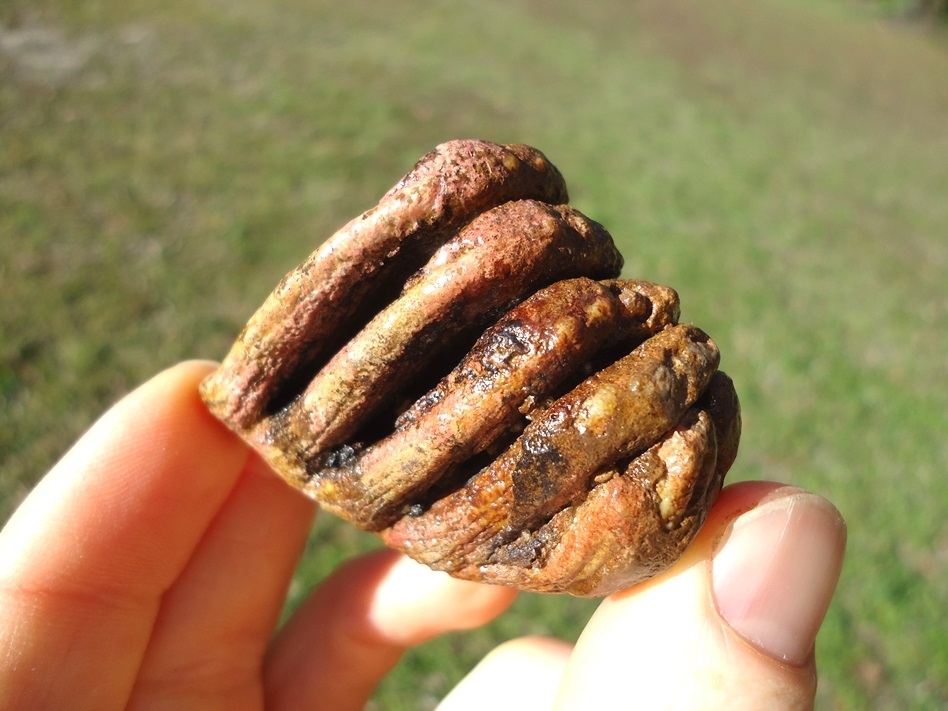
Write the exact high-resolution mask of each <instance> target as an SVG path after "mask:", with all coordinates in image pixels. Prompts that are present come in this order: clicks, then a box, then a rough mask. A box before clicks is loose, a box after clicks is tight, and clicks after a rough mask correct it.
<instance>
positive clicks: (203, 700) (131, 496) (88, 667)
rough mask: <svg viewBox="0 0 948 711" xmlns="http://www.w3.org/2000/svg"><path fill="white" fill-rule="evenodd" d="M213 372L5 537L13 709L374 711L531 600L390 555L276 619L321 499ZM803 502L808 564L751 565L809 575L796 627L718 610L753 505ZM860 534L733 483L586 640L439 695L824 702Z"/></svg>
mask: <svg viewBox="0 0 948 711" xmlns="http://www.w3.org/2000/svg"><path fill="white" fill-rule="evenodd" d="M212 368H213V365H212V364H208V363H197V362H191V363H184V364H181V365H178V366H176V367H173V368H171V369H169V370H167V371H165V372H163V373H161V374H159V375H158V376H156V377H155V378H153V379H152V380H150V381H149V382H148V383H146V384H145V385H143V386H141V387H140V388H138V389H137V390H135V391H134V392H133V393H131V394H130V395H129V396H127V397H126V398H124V399H123V400H122V401H121V402H120V403H118V404H117V405H116V406H115V407H114V408H112V409H111V410H110V411H109V412H108V413H106V414H105V415H104V416H103V418H102V419H101V420H100V421H99V422H98V423H96V424H95V425H94V426H93V427H92V429H91V430H90V431H89V432H88V433H87V434H86V435H85V436H84V437H83V438H82V439H81V440H80V441H79V442H78V443H77V444H76V445H75V446H74V447H73V448H72V449H71V450H70V451H69V452H68V453H67V454H66V455H65V456H64V458H63V459H62V460H61V461H60V462H59V463H58V464H57V465H56V466H55V467H54V468H53V470H52V471H51V472H50V473H49V474H48V475H47V476H46V477H45V478H44V479H43V480H42V482H41V483H40V484H39V485H38V486H37V488H36V489H35V490H34V491H33V492H32V494H31V495H30V496H29V497H28V499H27V500H26V501H25V502H24V504H23V505H22V506H21V507H20V509H19V510H18V511H17V512H16V513H15V514H14V516H13V517H12V518H11V520H10V521H9V523H8V524H7V526H6V527H5V528H4V530H3V531H2V533H0V709H26V708H29V709H62V708H70V709H96V710H97V711H98V710H102V709H123V708H125V709H185V710H186V709H202V710H207V709H263V708H266V709H333V710H336V711H346V710H348V709H352V710H357V709H361V708H362V707H363V706H364V704H365V702H366V700H367V699H368V698H369V697H370V696H371V694H372V690H373V689H374V688H375V686H376V684H377V683H378V681H379V680H380V679H381V678H382V677H383V676H384V675H385V674H387V673H388V672H389V671H390V669H391V668H392V667H393V666H394V665H395V664H396V663H397V662H398V660H399V658H400V657H401V656H402V654H403V653H404V652H405V650H406V649H408V648H410V647H411V646H413V645H416V644H419V643H421V642H423V641H425V640H427V639H430V638H431V637H433V636H435V635H437V634H439V633H441V632H444V631H448V630H462V629H467V628H471V627H475V626H477V625H480V624H483V623H485V622H487V621H489V620H491V619H492V618H494V617H496V616H497V615H499V614H501V613H502V612H503V611H504V610H505V609H506V608H507V607H508V606H509V604H510V603H511V602H512V601H513V599H514V597H515V593H514V592H513V591H511V590H509V589H506V588H501V587H492V586H487V585H482V584H478V583H470V582H463V581H458V580H454V579H452V578H449V577H447V576H445V575H444V574H442V573H435V572H432V571H430V570H428V569H427V568H424V567H423V566H420V565H418V564H417V563H414V562H412V561H409V560H407V559H405V558H402V557H401V556H400V555H398V554H396V553H393V552H390V551H380V552H376V553H373V554H370V555H368V556H365V557H362V558H358V559H356V560H353V561H350V562H349V563H348V564H346V565H344V566H342V567H340V568H339V569H338V570H336V571H335V573H334V574H333V575H332V576H330V578H329V579H327V580H326V581H325V582H324V583H323V584H322V585H320V586H319V587H318V588H316V589H315V590H314V591H313V592H312V593H311V595H310V597H309V599H308V600H307V601H306V602H305V603H304V604H303V605H302V606H301V608H300V609H299V610H298V612H297V614H296V615H295V616H294V617H293V618H292V619H291V620H290V621H289V622H288V623H286V624H285V625H284V626H283V627H282V628H281V629H280V630H279V631H277V632H274V628H275V625H276V622H277V618H278V615H279V613H280V610H281V608H282V605H283V601H284V598H285V595H286V589H287V586H288V584H289V582H290V579H291V577H292V574H293V570H294V567H295V565H296V563H297V561H298V559H299V556H300V554H301V551H302V549H303V545H304V543H305V540H306V537H307V533H308V531H309V529H310V526H311V524H312V521H313V517H314V515H315V514H316V507H315V505H314V504H313V503H312V502H311V501H310V500H308V499H306V498H305V497H303V496H302V495H301V494H300V493H299V492H297V491H295V490H293V489H291V488H290V487H288V486H287V485H286V484H285V483H283V481H282V480H280V479H279V478H278V477H277V476H275V475H274V474H273V473H272V472H270V471H269V470H268V469H267V467H266V465H265V464H263V463H262V461H261V460H260V459H259V458H257V456H256V455H254V454H252V453H251V452H250V451H249V450H248V449H247V447H246V446H245V445H244V444H242V443H241V441H240V440H239V439H238V438H237V437H236V436H234V435H233V434H231V433H230V432H229V431H228V430H227V429H226V428H225V427H224V426H223V425H221V424H220V423H219V422H217V420H215V419H214V418H213V417H212V416H211V415H210V414H209V413H208V412H207V410H206V408H205V406H204V405H203V404H202V403H201V401H200V399H199V397H198V394H197V386H198V383H199V382H200V381H201V379H202V378H203V377H205V376H206V375H207V374H208V373H209V372H211V370H212ZM786 502H791V503H793V506H789V507H784V508H786V509H787V510H792V511H795V512H798V514H799V515H798V514H797V513H795V514H793V515H791V516H789V517H788V518H786V519H785V520H786V521H787V522H788V523H786V524H781V528H780V530H779V531H778V532H777V534H776V538H775V540H777V541H778V542H780V545H781V546H782V545H783V542H785V541H786V540H788V538H789V537H791V535H792V534H793V533H794V531H796V528H800V529H801V530H803V528H804V527H805V530H806V531H807V532H808V533H807V534H806V535H807V536H809V538H808V539H807V540H809V541H810V542H809V543H806V544H805V545H806V546H808V547H807V549H806V552H803V553H801V552H799V551H791V553H792V555H789V554H788V556H787V559H788V560H790V561H793V566H795V570H794V571H793V573H792V575H791V574H788V573H787V571H786V569H781V568H780V566H776V565H771V564H770V563H771V562H772V560H781V559H782V558H781V555H780V554H779V553H777V554H775V555H774V556H769V555H765V554H764V551H762V552H761V554H760V556H759V557H760V565H759V566H757V567H756V568H755V567H754V566H751V567H750V568H748V569H749V570H753V571H755V573H754V575H755V581H756V582H755V585H757V586H759V587H760V590H761V591H762V592H761V598H764V597H766V598H767V599H771V598H772V597H773V595H780V594H783V593H782V592H781V586H790V587H792V588H793V590H792V591H791V592H792V593H793V594H792V595H790V596H788V597H787V600H788V602H787V603H786V604H787V605H790V606H793V605H796V606H798V607H799V608H800V610H797V611H794V613H793V614H794V615H795V616H794V618H793V619H794V624H793V625H790V626H789V627H790V628H792V629H791V631H792V634H791V633H788V634H782V633H781V631H780V630H781V629H784V628H787V624H784V623H780V624H777V623H774V624H777V628H778V631H777V633H774V632H773V630H774V629H775V628H774V624H771V621H769V620H767V619H762V618H763V617H766V615H765V614H764V612H754V610H757V609H758V608H755V601H754V600H751V601H750V602H747V604H742V605H738V606H735V603H733V602H732V603H726V602H721V601H722V600H726V599H730V598H728V597H727V596H728V595H729V594H730V593H728V592H727V590H726V585H725V584H724V583H722V582H721V581H722V580H724V579H725V577H726V575H725V573H724V572H719V570H722V569H723V568H724V567H725V562H726V563H727V565H728V566H730V568H731V569H739V570H740V569H742V568H741V565H742V563H741V561H740V560H738V562H737V563H734V562H733V560H732V559H734V556H730V557H728V556H725V555H724V554H723V553H722V554H721V555H719V556H717V557H716V558H715V560H716V561H722V562H720V563H715V565H716V566H718V567H715V568H714V569H713V570H712V568H713V566H712V564H711V562H710V561H711V559H712V558H713V557H714V556H715V554H716V551H718V550H719V548H720V546H721V541H722V540H724V537H725V534H726V532H727V531H731V530H737V529H736V528H734V527H732V528H729V527H730V526H731V524H732V523H734V522H735V521H736V520H737V519H738V518H740V521H751V522H752V524H751V525H759V522H758V523H753V520H755V514H756V513H757V512H763V511H765V510H766V511H769V510H770V509H773V508H774V507H777V508H780V507H781V506H783V505H784V503H786ZM760 520H764V519H763V518H761V519H760ZM781 520H783V519H781ZM734 526H735V527H737V526H738V524H734ZM795 527H796V528H795ZM733 540H738V538H737V537H736V536H734V537H733ZM811 544H812V551H811V548H810V547H809V546H811ZM844 544H845V528H844V526H843V524H842V521H841V519H840V518H839V515H838V513H837V512H836V510H835V509H834V508H833V507H832V506H831V505H829V504H828V503H827V502H825V500H822V499H819V498H818V497H815V496H813V495H809V494H805V492H800V491H799V490H796V489H791V488H789V487H782V486H780V485H778V484H773V483H764V482H758V483H749V484H741V485H736V486H731V487H728V488H726V489H725V490H724V492H723V493H722V495H721V496H720V498H719V500H718V503H717V504H716V505H715V507H714V509H713V511H712V513H711V515H710V517H709V520H708V522H707V524H706V525H705V527H704V529H703V530H702V532H701V533H700V534H699V537H698V539H697V541H696V542H695V543H694V544H693V546H692V547H691V548H690V549H689V551H688V552H687V553H686V554H685V556H684V558H683V559H682V560H681V561H679V563H678V564H677V565H675V566H674V567H673V568H672V569H671V570H669V571H667V572H666V573H664V574H662V575H661V576H659V577H657V578H655V579H653V580H651V581H649V582H647V583H644V584H642V585H639V586H636V587H635V588H633V589H631V590H628V591H624V592H622V593H619V594H616V595H613V596H611V597H610V598H608V599H606V600H605V601H604V602H603V604H602V605H601V607H600V608H599V610H598V611H597V613H596V614H595V615H594V617H593V619H592V620H591V621H590V623H589V624H588V626H587V628H586V630H585V631H584V633H583V635H582V636H581V638H580V640H579V642H578V643H577V644H576V645H575V646H572V645H569V644H567V643H565V642H561V641H558V640H554V639H546V638H536V637H533V638H523V639H518V640H513V641H511V642H508V643H506V644H504V645H502V646H501V647H499V648H498V649H496V650H495V651H494V652H492V653H491V654H490V655H488V656H487V657H486V658H485V659H484V660H483V662H482V663H481V664H480V665H478V666H477V667H476V668H475V669H474V670H472V671H471V673H470V675H469V676H468V677H467V678H466V679H464V680H463V681H462V682H461V683H460V684H459V685H458V687H457V688H455V689H454V691H453V692H452V693H451V694H450V695H449V696H448V697H447V698H446V699H445V700H444V701H443V703H442V706H441V708H442V709H444V710H447V711H458V710H462V709H482V708H485V703H489V708H491V709H492V710H493V711H504V710H506V709H511V710H512V709H542V710H544V711H546V710H548V709H584V708H590V709H632V708H648V709H671V708H692V709H694V708H700V709H719V708H720V709H742V708H747V709H752V708H769V709H805V708H812V705H813V694H814V688H815V680H816V666H815V658H814V654H813V651H812V649H813V642H812V638H813V636H814V635H815V634H816V630H817V629H818V628H819V624H820V622H821V621H822V617H823V613H824V612H825V609H826V605H827V604H828V603H829V598H830V596H831V594H832V590H833V588H834V586H835V583H836V577H837V576H838V573H839V566H840V564H841V561H842V556H843V547H844ZM728 545H731V544H728ZM790 545H791V547H792V545H793V544H792V542H791V544H790ZM723 550H727V547H725V548H724V549H723ZM813 551H816V552H817V553H815V554H812V555H811V553H812V552H813ZM735 560H736V559H735ZM751 562H752V563H753V561H751ZM745 563H746V561H745ZM734 566H737V567H736V568H734ZM788 575H789V577H788ZM714 576H718V578H717V581H718V584H717V585H716V586H715V584H714V582H713V578H714ZM732 577H733V576H732ZM799 580H802V581H804V582H803V583H798V582H796V581H799ZM813 580H816V581H817V582H819V584H818V585H817V584H814V583H812V582H811V581H813ZM788 581H789V582H788ZM801 586H802V587H801ZM774 591H776V592H774ZM772 593H773V595H772ZM768 596H769V597H768ZM801 600H802V602H800V601H801ZM807 601H809V602H807ZM745 602H746V601H745ZM765 607H766V606H763V607H760V609H764V608H765ZM766 609H770V608H766ZM721 610H725V611H728V610H730V612H729V613H728V614H729V616H730V622H729V621H728V619H725V617H728V615H722V612H721ZM734 610H737V612H734ZM748 610H750V612H748ZM737 618H739V619H740V620H743V621H741V622H738V623H737V624H736V625H732V624H731V622H734V620H735V619H737ZM778 622H780V621H779V620H778ZM781 624H783V627H781ZM738 630H741V631H740V632H739V631H738ZM747 630H751V631H750V632H748V631H747ZM755 630H763V632H761V633H760V638H759V639H758V638H757V637H755V635H756V634H757V632H756V631H755Z"/></svg>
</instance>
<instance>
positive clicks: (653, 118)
mask: <svg viewBox="0 0 948 711" xmlns="http://www.w3.org/2000/svg"><path fill="white" fill-rule="evenodd" d="M579 5H580V4H579V3H571V2H566V1H565V0H551V1H548V2H544V3H537V2H530V1H529V0H515V1H510V0H504V1H501V0H483V1H482V2H480V3H478V4H477V5H476V7H475V6H473V5H470V4H463V3H452V2H446V1H441V2H427V3H422V2H399V3H397V4H396V3H394V2H390V3H384V2H383V3H379V2H369V1H368V0H349V2H346V3H335V2H333V3H330V2H327V1H321V0H271V1H270V2H260V1H259V0H229V1H228V2H222V1H220V0H194V1H193V2H184V1H183V0H170V1H169V2H164V3H143V2H139V1H137V0H133V1H130V2H129V1H123V2H120V1H119V0H98V1H97V2H86V3H61V2H60V3H57V2H54V1H53V0H5V1H4V3H3V4H2V5H0V235H2V237H0V240H2V242H0V303H2V309H0V520H4V519H5V518H6V517H7V516H8V515H9V513H10V511H11V510H12V509H13V507H15V505H16V504H17V502H18V501H19V500H20V499H21V498H22V496H24V495H25V493H26V491H28V489H29V487H30V486H31V485H32V483H33V482H34V481H35V480H36V478H37V476H38V475H39V474H40V473H41V472H42V471H44V470H45V469H46V468H47V467H48V466H49V465H50V464H51V463H52V462H53V461H54V460H55V458H56V457H58V456H59V455H60V454H61V453H62V452H63V451H64V449H65V448H66V447H67V446H68V445H69V443H70V442H71V441H72V440H73V439H74V438H75V437H77V436H78V435H79V434H80V433H81V431H82V430H83V429H84V428H86V427H87V426H88V425H89V424H90V422H91V421H92V420H93V419H94V418H95V417H96V415H97V414H98V413H99V412H101V410H102V409H104V408H105V407H106V406H107V405H108V404H109V403H110V402H112V401H113V400H115V399H116V398H117V397H119V396H120V395H121V394H122V393H124V392H126V391H127V390H129V389H130V388H132V387H133V386H134V385H135V384H136V383H138V382H140V381H142V380H144V379H146V378H147V377H149V376H150V375H151V374H153V373H154V372H156V371H157V370H159V369H161V368H163V367H165V366H167V365H169V364H171V363H173V362H175V361H177V360H180V359H184V358H190V357H207V358H220V357H221V356H222V355H223V353H224V352H225V349H226V347H227V345H228V344H229V343H230V341H231V340H232V339H233V337H234V336H235V334H236V333H237V331H238V330H239V328H240V326H241V325H242V323H243V322H244V321H245V320H246V318H247V317H248V316H249V314H250V313H251V312H252V311H253V310H254V309H255V308H256V306H257V305H258V304H259V303H260V302H261V301H262V299H263V298H264V296H265V295H266V294H267V293H268V292H269V291H270V289H271V288H272V287H273V286H274V285H275V283H276V282H277V280H278V279H279V278H280V276H282V275H283V274H284V273H285V272H286V271H287V270H289V269H290V268H291V267H293V266H294V265H295V264H296V263H297V262H299V261H300V260H301V259H302V258H303V257H304V256H306V255H307V254H308V253H309V252H310V251H311V250H312V249H313V248H314V247H315V246H316V244H317V243H318V242H319V241H320V240H321V239H322V238H324V237H325V236H326V235H328V234H329V233H330V232H331V231H332V230H333V229H334V228H335V227H337V226H338V225H339V224H341V223H342V222H344V221H345V220H346V219H348V218H349V217H351V216H353V215H354V214H357V213H358V212H359V211H361V210H362V209H364V208H366V207H368V206H369V205H371V204H373V203H374V202H375V200H376V199H377V198H378V196H379V195H380V194H381V193H382V192H383V191H384V190H385V189H387V188H388V187H389V186H390V184H391V183H392V182H393V181H394V180H395V179H396V178H398V177H399V176H400V175H401V174H402V173H404V172H405V170H407V168H408V167H410V166H411V164H412V163H413V162H414V160H415V159H417V158H418V157H419V156H420V155H422V154H423V153H424V152H425V151H427V150H428V149H430V148H431V147H432V146H434V145H435V144H436V143H439V142H441V141H443V140H447V139H450V138H457V137H465V136H474V137H483V138H488V139H492V140H498V141H522V142H527V143H531V144H533V145H536V146H538V147H539V148H541V149H542V150H543V151H544V152H546V154H547V155H548V156H549V157H550V158H551V159H552V160H553V161H554V162H555V163H556V164H557V165H558V166H559V167H560V169H561V170H562V171H563V173H564V175H565V176H566V178H567V181H568V182H569V184H570V186H571V194H572V197H573V202H574V204H576V205H577V206H578V207H579V208H580V209H581V210H583V211H584V212H586V213H587V214H589V215H590V216H592V217H593V218H595V219H597V220H599V221H601V222H603V223H604V224H605V225H606V226H607V227H608V228H609V229H610V230H611V231H612V232H613V234H614V236H615V237H616V239H617V241H618V242H619V244H620V247H621V248H622V250H623V252H624V253H625V255H626V258H627V259H626V261H627V268H626V273H627V275H629V276H633V275H634V276H639V277H643V278H648V279H652V280H656V281H662V282H666V283H669V284H671V285H673V286H675V287H676V288H677V289H678V290H679V291H680V293H681V296H682V303H683V318H684V319H685V320H691V321H694V322H696V323H698V324H700V325H701V326H702V327H704V328H705V329H706V330H707V331H708V332H710V333H711V334H712V335H713V336H714V338H715V340H716V341H717V342H718V344H719V345H720V346H721V350H722V353H723V367H724V368H725V369H726V370H727V371H728V372H729V373H730V374H731V375H732V376H733V377H734V379H735V381H736V383H737V387H738V391H739V393H740V394H741V397H742V401H743V404H744V419H745V431H746V434H745V437H744V441H743V443H742V451H741V456H740V459H739V461H738V463H737V465H736V467H735V471H734V477H735V478H768V479H778V480H784V481H787V482H792V483H795V484H798V485H801V486H805V487H808V488H811V489H813V490H815V491H817V492H820V493H822V494H824V495H826V496H827V497H829V498H830V499H832V500H833V501H834V502H835V503H836V504H837V505H838V506H839V507H840V509H841V510H842V511H843V514H844V515H845V516H846V518H847V520H848V522H849V526H850V547H849V553H848V559H847V563H846V567H845V570H844V575H843V579H842V582H841V585H840V590H839V594H838V596H837V598H836V600H835V602H834V605H833V607H832V609H831V611H830V614H829V616H828V618H827V621H826V625H825V627H824V630H823V632H822V633H821V636H820V639H819V642H818V657H819V662H820V669H821V680H820V689H819V707H820V708H828V709H864V708H880V709H889V708H891V709H929V708H936V707H943V706H944V705H945V704H948V641H946V639H945V634H944V622H943V619H944V610H945V609H948V524H946V516H945V508H946V507H945V503H946V501H948V484H946V483H945V478H944V467H945V464H946V462H948V451H946V450H948V445H946V439H948V438H946V436H945V435H946V433H948V426H946V425H948V365H946V362H948V361H946V357H945V353H946V351H948V329H946V327H945V324H946V323H948V321H946V315H948V314H946V312H948V292H946V287H945V284H946V283H948V279H946V277H948V268H946V260H948V239H946V225H948V131H946V130H945V117H946V116H948V50H946V47H945V44H944V43H940V44H939V43H936V42H935V41H934V40H933V39H931V38H930V37H927V36H924V35H919V34H917V33H912V32H909V31H907V30H905V29H904V28H897V27H892V26H885V25H883V24H880V23H879V22H877V21H876V20H875V19H873V18H870V17H868V16H867V14H866V13H865V11H860V12H861V13H862V14H861V15H860V16H856V15H853V14H849V10H846V9H843V8H841V7H840V6H836V5H832V4H829V3H824V2H820V1H818V0H811V1H810V2H808V3H805V4H804V5H802V6H801V5H791V4H789V3H782V2H777V1H776V0H767V1H764V2H757V3H751V2H748V1H745V0H722V1H721V2H718V3H715V4H714V6H713V9H712V8H711V7H710V6H707V7H705V6H697V4H691V3H684V2H681V1H680V0H674V1H671V2H661V1H660V0H642V1H639V2H635V3H629V4H626V3H613V2H610V1H609V0H587V2H585V3H582V10H580V9H578V7H579ZM371 545H374V543H373V541H372V540H371V539H369V538H368V537H366V536H363V535H362V534H359V533H356V532H354V531H353V530H352V529H350V528H349V527H346V526H342V525H338V524H337V523H336V522H334V521H331V520H330V519H329V517H324V519H323V520H321V522H320V523H319V524H318V525H317V527H316V530H315V531H314V534H313V539H312V542H311V547H310V553H309V554H308V555H307V557H306V558H305V560H304V561H303V563H302V565H301V568H300V572H299V575H298V579H297V581H296V583H295V584H294V588H293V591H292V595H291V598H292V599H291V604H292V602H294V601H296V600H298V599H299V597H300V596H301V595H302V594H304V593H305V591H306V590H308V589H309V588H310V587H311V586H312V584H313V581H315V580H317V579H319V578H320V577H321V576H322V575H324V574H325V572H326V570H327V569H328V568H329V567H330V566H331V565H332V564H333V563H335V562H337V561H338V560H340V559H342V558H343V557H345V556H347V555H350V554H351V553H352V552H354V551H356V550H363V549H365V548H366V547H367V546H371ZM591 610H592V604H591V603H589V602H588V601H577V600H571V599H563V598H550V597H539V596H526V595H525V596H522V598H521V600H520V601H519V602H518V603H517V606H516V607H515V608H514V610H513V612H511V613H510V614H508V615H506V616H505V617H504V618H503V619H502V620H500V621H498V622H497V623H495V624H493V625H491V626H490V627H488V628H487V629H485V630H482V631H478V632H475V633H472V634H469V635H457V636H450V637H447V638H445V639H442V640H438V641H436V642H434V643H432V644H430V645H427V646H426V647H424V648H422V649H420V650H418V651H417V652H415V653H413V654H411V655H410V656H409V657H408V658H407V659H406V661H405V663H404V664H403V665H402V667H400V669H399V671H398V673H396V674H395V675H394V676H393V677H392V678H391V679H390V680H389V681H388V682H386V684H385V685H384V686H383V687H382V688H381V689H380V690H379V693H378V696H377V704H378V707H379V708H384V709H416V708H429V707H430V706H431V705H432V704H433V702H434V700H435V699H437V698H438V697H439V696H440V695H442V694H443V693H444V692H445V690H446V689H448V688H450V686H451V684H453V683H454V682H455V681H456V680H457V679H458V678H459V676H460V675H462V674H463V673H464V671H465V670H466V669H468V668H469V667H470V666H471V665H472V664H473V663H474V662H475V661H476V660H477V659H478V658H479V657H480V656H481V655H482V654H483V653H485V652H486V651H487V650H488V649H489V648H490V647H491V646H493V645H494V644H496V643H497V641H499V640H501V639H505V638H508V637H511V636H516V635H521V634H527V633H555V634H561V635H563V636H565V637H573V636H575V635H576V634H577V632H578V630H579V629H580V628H581V626H582V623H583V621H584V620H585V618H586V617H587V616H588V614H589V613H590V612H591Z"/></svg>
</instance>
